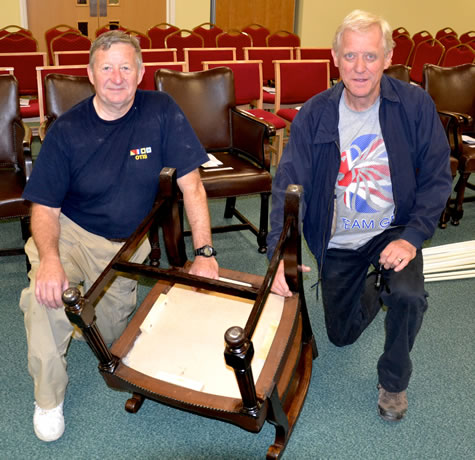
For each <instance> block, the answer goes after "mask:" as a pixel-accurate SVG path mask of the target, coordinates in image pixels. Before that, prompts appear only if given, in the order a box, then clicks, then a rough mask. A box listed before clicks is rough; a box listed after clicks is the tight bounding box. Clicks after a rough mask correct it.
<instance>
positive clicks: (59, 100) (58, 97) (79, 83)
mask: <svg viewBox="0 0 475 460" xmlns="http://www.w3.org/2000/svg"><path fill="white" fill-rule="evenodd" d="M94 93H95V91H94V86H92V84H91V83H90V81H89V78H88V77H85V76H79V75H63V74H58V73H51V74H48V75H46V77H45V105H46V107H45V109H46V111H45V122H44V123H42V124H41V126H40V139H41V140H43V139H44V137H45V135H46V131H47V130H48V128H49V127H50V125H51V124H52V123H53V122H54V121H55V120H56V119H57V118H58V117H59V116H60V115H62V114H63V113H64V112H66V111H67V110H69V109H70V108H71V107H73V106H74V105H76V104H78V103H79V102H81V101H82V100H84V99H86V98H87V97H89V96H92V95H93V94H94Z"/></svg>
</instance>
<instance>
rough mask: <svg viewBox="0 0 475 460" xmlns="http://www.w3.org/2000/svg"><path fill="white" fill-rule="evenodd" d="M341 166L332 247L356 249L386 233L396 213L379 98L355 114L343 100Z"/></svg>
mask: <svg viewBox="0 0 475 460" xmlns="http://www.w3.org/2000/svg"><path fill="white" fill-rule="evenodd" d="M339 111H340V121H339V124H338V130H339V134H340V151H341V163H340V171H339V173H338V177H337V181H336V184H335V201H336V205H335V213H336V219H335V222H336V227H335V232H334V234H333V236H332V238H331V239H330V243H329V247H330V248H345V249H356V248H359V247H361V246H363V245H364V244H365V243H367V242H368V241H369V240H370V239H371V238H373V237H374V236H376V235H377V234H379V233H381V232H383V231H384V230H385V229H386V228H387V227H388V226H389V225H390V223H391V221H392V219H393V217H394V216H393V214H394V198H393V192H392V184H391V176H390V172H389V163H388V155H387V152H386V147H385V144H384V139H383V136H382V133H381V126H380V124H379V98H378V100H377V101H376V102H375V103H374V104H373V105H372V106H371V107H370V108H369V109H367V110H365V111H362V112H355V111H353V110H351V109H350V108H348V106H347V105H346V103H345V97H344V92H343V94H342V96H341V99H340V107H339Z"/></svg>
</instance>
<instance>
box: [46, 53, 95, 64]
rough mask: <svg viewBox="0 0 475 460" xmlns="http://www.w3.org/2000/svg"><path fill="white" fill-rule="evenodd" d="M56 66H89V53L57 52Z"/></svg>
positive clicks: (55, 55)
mask: <svg viewBox="0 0 475 460" xmlns="http://www.w3.org/2000/svg"><path fill="white" fill-rule="evenodd" d="M53 56H54V65H84V64H89V51H85V50H79V51H55V52H54V53H53Z"/></svg>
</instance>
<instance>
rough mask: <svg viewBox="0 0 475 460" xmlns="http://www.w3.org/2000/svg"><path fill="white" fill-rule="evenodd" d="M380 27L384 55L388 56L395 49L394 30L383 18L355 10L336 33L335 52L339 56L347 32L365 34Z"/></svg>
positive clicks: (334, 39)
mask: <svg viewBox="0 0 475 460" xmlns="http://www.w3.org/2000/svg"><path fill="white" fill-rule="evenodd" d="M374 25H376V26H379V28H380V29H381V33H382V35H383V47H384V55H385V56H387V55H388V54H389V53H390V52H391V50H392V49H393V48H394V42H393V38H392V30H391V26H390V25H389V23H388V22H387V21H386V20H385V19H384V18H382V17H381V16H378V15H376V14H373V13H368V12H367V11H362V10H354V11H352V12H351V13H350V14H348V15H347V16H346V17H345V19H343V22H342V23H341V24H340V25H339V26H338V29H337V30H336V32H335V37H334V38H333V45H332V46H333V51H334V53H335V54H336V55H338V50H339V49H340V45H341V39H342V36H343V33H344V32H345V30H352V31H354V32H364V31H366V30H368V29H369V28H370V27H372V26H374Z"/></svg>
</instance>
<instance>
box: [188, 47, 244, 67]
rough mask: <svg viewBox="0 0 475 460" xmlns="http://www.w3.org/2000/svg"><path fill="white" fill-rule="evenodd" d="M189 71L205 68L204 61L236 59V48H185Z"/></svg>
mask: <svg viewBox="0 0 475 460" xmlns="http://www.w3.org/2000/svg"><path fill="white" fill-rule="evenodd" d="M183 51H184V53H185V62H186V71H187V72H196V71H198V70H203V64H202V63H203V62H204V61H235V60H236V49H235V48H185V49H184V50H183Z"/></svg>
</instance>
